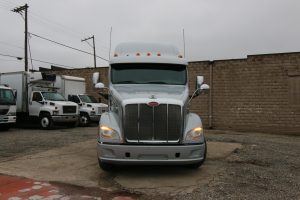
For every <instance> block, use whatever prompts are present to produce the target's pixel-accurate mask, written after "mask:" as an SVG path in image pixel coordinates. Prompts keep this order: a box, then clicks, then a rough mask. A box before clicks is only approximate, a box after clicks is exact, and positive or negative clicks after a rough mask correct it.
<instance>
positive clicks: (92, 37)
mask: <svg viewBox="0 0 300 200" xmlns="http://www.w3.org/2000/svg"><path fill="white" fill-rule="evenodd" d="M89 39H93V49H94V67H95V68H96V47H95V36H94V35H93V36H91V37H88V38H85V39H83V40H81V42H84V41H87V40H89Z"/></svg>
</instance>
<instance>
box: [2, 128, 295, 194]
mask: <svg viewBox="0 0 300 200" xmlns="http://www.w3.org/2000/svg"><path fill="white" fill-rule="evenodd" d="M96 132H97V127H89V128H76V129H57V130H51V131H41V130H38V129H24V130H21V129H11V130H10V131H7V132H0V173H2V174H9V175H15V176H23V177H27V178H33V179H35V180H41V181H50V182H60V183H66V184H70V185H68V188H72V187H73V186H72V185H77V186H81V187H82V186H84V187H85V188H90V189H89V191H91V192H94V193H97V194H98V193H99V191H102V192H103V193H104V192H122V193H125V194H127V196H132V197H134V198H139V199H157V198H165V199H300V157H299V155H300V137H297V136H283V135H269V134H259V133H240V132H225V131H215V130H214V131H207V132H206V137H207V140H208V159H207V162H205V164H204V165H203V166H202V167H201V168H199V169H198V170H191V169H187V168H184V167H178V166H177V167H176V166H172V167H170V166H160V167H159V166H133V167H120V168H117V169H116V170H114V171H112V172H109V173H107V172H103V171H101V170H100V169H99V168H98V166H97V160H96V151H95V145H96V134H97V133H96ZM77 186H76V188H77ZM76 188H75V190H76ZM81 190H82V189H81ZM96 191H98V192H96ZM106 196H107V197H110V196H109V195H106ZM103 199H105V198H103ZM108 199H109V198H108Z"/></svg>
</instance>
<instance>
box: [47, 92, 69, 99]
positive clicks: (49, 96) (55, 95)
mask: <svg viewBox="0 0 300 200" xmlns="http://www.w3.org/2000/svg"><path fill="white" fill-rule="evenodd" d="M42 94H43V97H44V99H45V100H48V101H65V98H64V97H63V96H62V95H61V94H59V93H56V92H42Z"/></svg>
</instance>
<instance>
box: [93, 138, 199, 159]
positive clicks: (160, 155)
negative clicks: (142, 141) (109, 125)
mask: <svg viewBox="0 0 300 200" xmlns="http://www.w3.org/2000/svg"><path fill="white" fill-rule="evenodd" d="M97 152H98V158H99V159H100V160H101V162H106V163H112V164H176V165H177V164H179V165H184V164H193V163H197V162H200V161H201V160H203V159H204V153H205V144H197V145H178V146H153V145H148V146H147V145H113V144H101V143H99V142H98V144H97Z"/></svg>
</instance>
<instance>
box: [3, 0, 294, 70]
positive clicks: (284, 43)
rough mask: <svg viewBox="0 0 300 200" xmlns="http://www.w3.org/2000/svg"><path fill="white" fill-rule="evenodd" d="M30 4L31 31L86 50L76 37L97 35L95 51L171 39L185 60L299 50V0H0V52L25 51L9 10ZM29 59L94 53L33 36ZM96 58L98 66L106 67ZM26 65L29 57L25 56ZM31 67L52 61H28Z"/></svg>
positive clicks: (85, 62)
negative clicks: (184, 44)
mask: <svg viewBox="0 0 300 200" xmlns="http://www.w3.org/2000/svg"><path fill="white" fill-rule="evenodd" d="M25 3H28V5H29V14H28V20H29V32H32V33H34V34H38V35H40V36H43V37H46V38H49V39H52V40H55V41H58V42H61V43H64V44H67V45H69V46H73V47H76V48H79V49H82V50H84V51H89V52H91V53H92V48H91V47H90V46H89V45H88V44H87V43H85V42H81V39H83V38H86V37H89V36H91V35H95V38H96V53H97V55H99V56H101V57H104V58H108V56H109V34H110V27H112V29H113V31H112V49H114V47H115V46H116V45H117V44H118V43H120V42H131V41H135V42H155V43H171V44H175V45H176V46H177V47H178V48H179V49H180V51H181V52H183V42H182V41H183V40H182V38H183V37H182V30H183V29H185V37H186V56H187V59H188V60H189V61H200V60H216V59H231V58H245V57H246V56H247V55H249V54H250V55H251V54H265V53H281V52H295V51H296V52H298V51H300V1H299V0H151V1H146V0H27V1H24V0H0V24H1V28H0V54H8V55H13V56H21V57H23V56H24V50H23V47H24V20H23V19H22V17H21V15H19V14H17V13H13V12H11V11H10V10H11V9H13V8H14V7H17V6H21V5H24V4H25ZM30 47H31V54H32V58H33V59H38V60H42V61H48V62H52V63H57V64H61V65H65V66H70V67H74V68H79V67H80V68H81V67H89V66H93V57H92V56H90V55H86V54H83V53H80V52H77V51H74V50H71V49H68V48H64V47H61V46H58V45H56V44H53V43H50V42H48V41H45V40H42V39H39V38H37V37H34V36H32V37H31V38H30ZM107 65H108V64H107V62H105V61H103V60H101V59H97V66H107ZM29 67H30V68H31V67H32V66H31V62H29ZM33 67H34V69H38V67H48V68H49V67H50V64H43V63H39V62H36V61H33ZM21 70H24V61H18V60H17V59H15V58H10V57H4V56H1V55H0V72H8V71H21Z"/></svg>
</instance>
